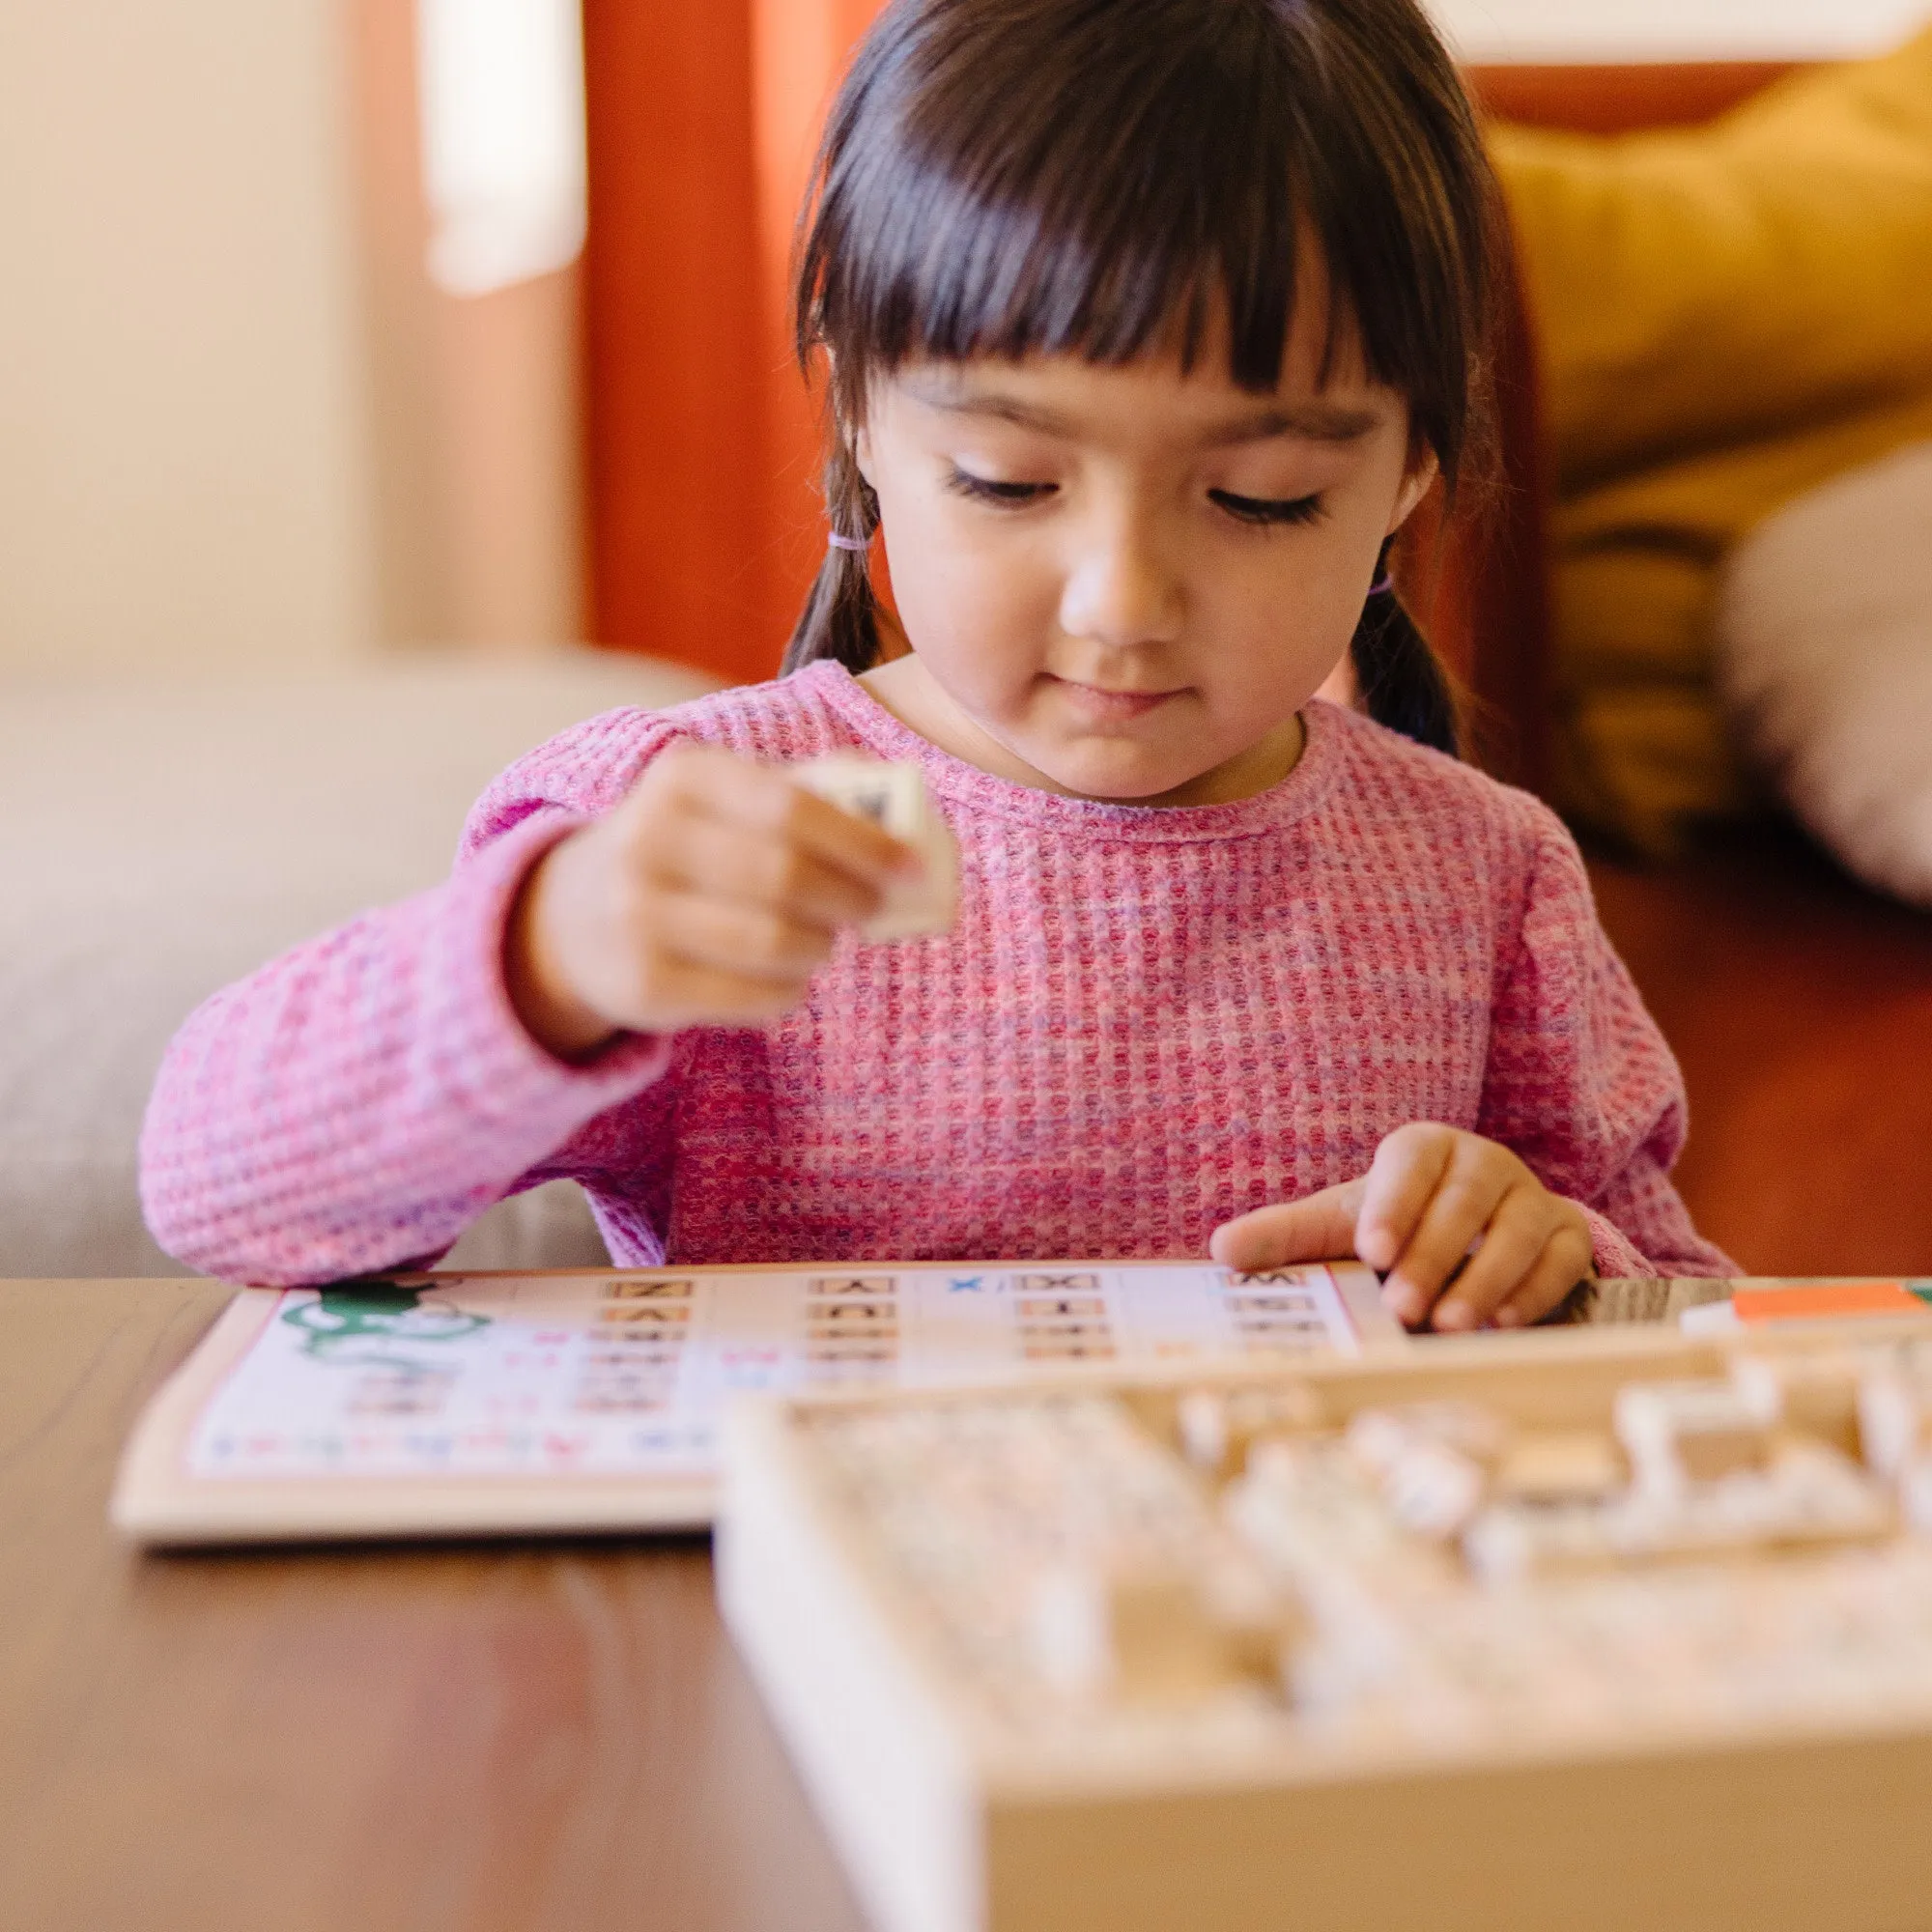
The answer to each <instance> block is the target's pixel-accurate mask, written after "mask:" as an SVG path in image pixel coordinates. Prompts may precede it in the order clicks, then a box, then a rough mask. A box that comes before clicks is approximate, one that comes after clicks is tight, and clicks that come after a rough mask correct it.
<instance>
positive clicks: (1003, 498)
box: [946, 464, 1053, 510]
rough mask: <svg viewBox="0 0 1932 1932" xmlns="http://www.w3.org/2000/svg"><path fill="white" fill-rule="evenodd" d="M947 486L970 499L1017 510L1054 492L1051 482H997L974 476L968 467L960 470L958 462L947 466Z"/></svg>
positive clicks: (954, 492) (958, 494)
mask: <svg viewBox="0 0 1932 1932" xmlns="http://www.w3.org/2000/svg"><path fill="white" fill-rule="evenodd" d="M946 487H947V488H948V489H949V490H951V491H952V493H953V494H954V495H955V496H959V497H967V498H969V499H970V500H971V501H973V502H976V503H993V504H997V505H998V506H999V507H1000V508H1001V509H1006V510H1014V509H1019V508H1021V507H1022V506H1023V505H1025V504H1027V503H1032V502H1037V500H1038V499H1039V498H1040V497H1050V496H1051V495H1052V494H1053V485H1052V484H1051V483H998V482H995V481H994V480H993V479H992V478H991V477H990V476H975V475H974V474H973V472H972V471H971V470H970V469H960V468H959V466H958V465H957V464H952V465H951V466H950V467H949V468H948V470H947V474H946Z"/></svg>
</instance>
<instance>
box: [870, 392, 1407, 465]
mask: <svg viewBox="0 0 1932 1932" xmlns="http://www.w3.org/2000/svg"><path fill="white" fill-rule="evenodd" d="M906 387H907V388H908V389H909V390H910V391H911V393H912V395H913V397H914V399H915V400H916V401H919V402H922V403H924V404H925V405H926V406H927V408H929V409H935V410H943V411H944V412H946V413H947V414H948V415H955V416H989V417H991V418H992V419H993V420H994V421H996V422H1008V423H1011V424H1013V425H1014V427H1015V428H1018V429H1029V430H1036V431H1037V432H1038V433H1039V434H1041V435H1043V436H1059V437H1072V436H1076V435H1077V434H1078V433H1079V425H1078V424H1076V423H1075V422H1073V421H1072V420H1071V418H1069V417H1067V416H1064V415H1062V414H1061V413H1060V412H1058V411H1056V410H1049V409H1043V408H1041V407H1040V406H1039V405H1038V404H1037V403H1028V402H1022V401H1021V400H1020V398H1019V397H1017V396H1009V395H1005V394H1002V393H1001V392H1000V391H999V390H997V389H965V390H961V389H955V388H953V387H952V385H951V384H946V385H941V384H928V383H923V382H921V381H920V380H919V379H918V378H917V377H914V378H911V379H909V380H908V382H907V384H906ZM1380 420H1381V416H1380V412H1378V411H1376V410H1373V409H1361V408H1351V407H1350V406H1349V405H1348V404H1345V403H1322V402H1309V403H1274V404H1270V405H1269V406H1268V407H1267V408H1266V409H1264V410H1260V411H1257V412H1255V413H1254V414H1252V415H1246V416H1238V417H1236V418H1235V419H1234V420H1233V421H1231V422H1226V423H1223V424H1220V425H1219V426H1218V427H1216V428H1213V429H1210V430H1208V432H1207V434H1206V435H1204V436H1203V437H1202V439H1201V441H1202V446H1203V447H1204V448H1207V449H1226V448H1229V447H1231V446H1232V445H1234V444H1236V443H1241V442H1266V441H1269V440H1272V439H1274V438H1276V437H1293V438H1296V439H1297V440H1301V441H1303V442H1354V441H1357V440H1359V439H1361V438H1362V437H1364V436H1366V435H1368V433H1369V432H1370V431H1371V430H1372V429H1374V428H1375V427H1376V425H1377V424H1378V422H1379V421H1380Z"/></svg>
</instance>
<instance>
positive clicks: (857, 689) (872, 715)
mask: <svg viewBox="0 0 1932 1932" xmlns="http://www.w3.org/2000/svg"><path fill="white" fill-rule="evenodd" d="M793 678H794V680H796V681H801V682H804V683H807V684H808V685H810V687H811V688H812V690H813V691H814V693H815V695H816V696H819V697H820V698H822V699H823V700H824V702H825V703H826V704H828V705H829V706H830V707H831V709H832V710H833V711H834V712H836V713H837V714H838V717H839V719H840V720H841V721H842V722H843V723H844V725H846V726H847V728H848V729H849V730H850V731H851V732H852V734H853V736H854V737H856V738H857V739H858V740H859V742H860V743H861V744H862V745H864V746H865V747H866V748H867V750H868V751H870V752H873V753H877V755H878V756H880V757H882V758H890V759H893V760H895V761H898V762H910V763H916V764H918V765H919V767H920V768H921V770H922V771H923V774H924V776H925V781H926V784H927V785H928V787H929V788H930V789H931V791H932V793H933V795H934V797H936V798H939V799H942V800H946V801H950V802H951V803H952V804H955V805H958V806H962V807H964V808H965V809H966V810H970V811H973V812H980V813H987V812H990V813H996V814H998V815H999V816H1001V817H1003V818H1009V819H1015V820H1018V821H1020V822H1022V823H1025V824H1029V825H1034V826H1038V827H1040V828H1042V829H1047V830H1061V831H1067V832H1074V831H1079V832H1085V833H1087V834H1088V835H1090V836H1094V835H1099V836H1102V837H1107V838H1119V839H1127V840H1133V841H1136V842H1141V843H1147V844H1159V843H1168V844H1172V843H1185V842H1189V841H1196V840H1202V839H1210V838H1245V837H1252V836H1254V835H1256V834H1259V833H1264V832H1272V831H1275V830H1277V829H1279V828H1280V827H1281V826H1284V825H1287V824H1290V823H1292V822H1293V820H1295V819H1297V818H1300V817H1302V816H1304V815H1305V814H1306V813H1307V812H1309V811H1311V810H1314V809H1315V807H1316V806H1318V805H1319V804H1320V803H1321V800H1322V798H1323V797H1324V796H1325V795H1326V793H1327V791H1328V789H1329V787H1330V785H1331V784H1332V783H1333V781H1334V774H1335V769H1336V766H1337V764H1338V762H1339V761H1340V757H1341V749H1342V748H1341V745H1340V742H1339V741H1340V738H1341V736H1342V731H1343V725H1342V722H1341V718H1340V715H1339V713H1338V712H1337V710H1336V707H1335V706H1334V705H1332V704H1329V703H1327V702H1326V701H1325V700H1323V699H1321V698H1314V699H1311V700H1310V701H1309V702H1308V703H1307V704H1306V705H1304V706H1303V707H1302V712H1301V720H1302V725H1303V727H1304V742H1303V744H1302V748H1301V756H1300V757H1299V758H1298V759H1297V760H1296V761H1295V766H1294V769H1293V771H1292V772H1290V773H1289V775H1288V776H1287V777H1286V778H1285V779H1282V780H1280V781H1278V782H1277V783H1275V784H1272V785H1270V786H1268V788H1267V789H1266V790H1265V791H1259V792H1256V793H1255V794H1254V795H1253V796H1252V797H1249V798H1239V799H1235V800H1232V801H1231V802H1229V803H1228V804H1225V805H1109V804H1105V803H1103V802H1101V801H1098V800H1095V799H1085V798H1065V797H1063V796H1062V795H1061V794H1060V793H1058V792H1051V791H1041V790H1039V789H1037V787H1035V786H1033V785H1025V784H1020V783H1018V782H1017V781H1014V780H1012V779H1003V778H999V777H996V776H995V775H994V774H993V773H991V772H983V771H981V770H980V767H979V766H978V765H974V764H969V763H967V761H966V760H965V759H964V758H958V757H954V756H953V754H952V753H951V752H945V751H942V750H941V749H940V748H939V747H938V746H937V745H935V744H933V743H931V742H930V741H929V740H928V739H925V738H922V737H921V736H920V735H919V733H918V732H917V731H915V730H913V729H912V727H911V726H910V725H905V724H903V723H901V722H900V720H899V719H897V718H895V716H894V715H893V714H892V713H891V712H890V711H888V710H887V709H886V707H885V706H884V705H883V704H881V703H880V702H879V701H878V699H877V698H875V697H874V696H872V695H871V694H870V693H869V692H868V691H867V690H866V688H865V687H864V686H863V685H862V684H860V682H859V681H858V679H857V678H856V677H854V676H853V675H852V673H851V672H850V671H849V670H847V669H846V668H845V667H844V666H843V665H841V664H839V663H838V662H837V661H836V660H834V659H829V658H827V659H820V660H819V661H818V662H817V663H815V664H812V665H809V666H807V667H806V668H804V669H803V670H800V671H796V672H794V673H793Z"/></svg>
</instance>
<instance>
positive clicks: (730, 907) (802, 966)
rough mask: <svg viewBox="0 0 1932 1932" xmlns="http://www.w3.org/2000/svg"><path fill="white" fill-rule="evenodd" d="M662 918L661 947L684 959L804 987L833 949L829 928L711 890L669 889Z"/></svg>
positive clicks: (750, 977) (709, 967)
mask: <svg viewBox="0 0 1932 1932" xmlns="http://www.w3.org/2000/svg"><path fill="white" fill-rule="evenodd" d="M656 923H657V930H656V932H655V934H654V935H653V937H654V938H655V941H656V944H657V946H658V948H659V949H660V950H661V951H663V952H665V953H667V954H668V955H669V956H670V957H671V958H672V959H674V960H676V961H677V962H679V963H681V964H684V965H688V966H697V967H702V968H705V969H707V970H709V971H712V972H721V973H734V974H739V975H742V976H743V977H744V978H746V979H748V980H772V981H778V982H779V983H781V984H785V985H796V986H798V987H800V988H801V989H802V988H803V985H804V982H805V980H808V979H809V978H810V976H811V974H812V973H813V972H814V971H815V970H816V969H817V968H818V967H820V966H822V965H823V964H824V963H825V961H826V960H827V959H828V958H830V957H831V954H832V944H833V934H832V931H831V929H830V928H829V927H826V926H823V925H814V924H809V923H806V922H804V921H802V920H796V919H792V918H790V917H788V916H787V915H786V914H784V913H781V912H777V911H774V910H773V909H772V908H770V907H768V906H757V905H747V904H744V903H741V902H739V901H736V900H732V899H721V898H714V897H712V896H711V895H709V894H705V893H696V892H667V893H665V894H663V895H661V897H660V898H659V901H658V919H657V922H656Z"/></svg>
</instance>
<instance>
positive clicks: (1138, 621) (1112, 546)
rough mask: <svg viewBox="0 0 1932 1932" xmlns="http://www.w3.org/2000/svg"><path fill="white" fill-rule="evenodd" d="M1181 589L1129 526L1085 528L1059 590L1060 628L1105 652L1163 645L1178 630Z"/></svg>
mask: <svg viewBox="0 0 1932 1932" xmlns="http://www.w3.org/2000/svg"><path fill="white" fill-rule="evenodd" d="M1182 602H1183V599H1182V596H1181V587H1180V582H1179V577H1178V575H1177V574H1176V573H1175V572H1174V571H1172V570H1170V569H1168V568H1167V567H1166V566H1165V565H1164V564H1163V562H1162V561H1161V558H1160V555H1159V554H1158V550H1157V548H1156V546H1155V545H1154V544H1153V543H1152V542H1151V540H1150V536H1149V533H1148V532H1146V531H1144V530H1139V529H1135V528H1132V527H1129V526H1120V527H1117V528H1112V529H1106V530H1096V531H1094V532H1091V533H1090V535H1089V537H1088V540H1086V541H1085V542H1083V543H1082V545H1081V547H1080V549H1079V551H1078V553H1077V554H1075V556H1074V557H1073V559H1072V567H1071V568H1070V569H1069V570H1068V572H1067V575H1066V580H1065V585H1064V587H1063V589H1062V591H1061V599H1060V626H1061V629H1062V630H1063V631H1065V633H1066V635H1067V636H1068V637H1072V638H1081V639H1086V640H1087V641H1088V642H1090V643H1095V644H1100V645H1103V646H1105V647H1106V648H1108V649H1110V650H1123V649H1126V648H1128V647H1130V646H1132V645H1135V644H1154V643H1168V642H1171V641H1172V640H1173V639H1175V638H1177V637H1178V636H1179V633H1180V622H1181V608H1182Z"/></svg>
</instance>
